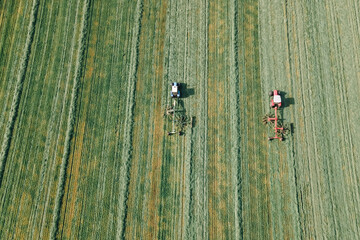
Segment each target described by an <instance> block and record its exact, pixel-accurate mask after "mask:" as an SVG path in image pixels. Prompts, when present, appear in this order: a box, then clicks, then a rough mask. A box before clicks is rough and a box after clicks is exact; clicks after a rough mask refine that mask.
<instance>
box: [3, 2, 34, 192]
mask: <svg viewBox="0 0 360 240" xmlns="http://www.w3.org/2000/svg"><path fill="white" fill-rule="evenodd" d="M38 8H39V0H34V1H33V5H32V9H31V16H30V22H29V26H28V30H27V37H26V42H25V47H24V50H23V55H22V58H21V59H20V66H19V71H18V75H17V80H16V85H15V90H14V96H13V100H12V103H11V110H10V114H9V119H8V122H7V125H6V129H5V134H4V139H3V143H2V145H1V153H0V186H1V184H2V177H3V175H4V171H5V164H6V160H7V156H8V153H9V148H10V143H11V137H12V134H13V130H14V126H15V121H16V117H17V113H18V109H19V103H20V98H21V93H22V88H23V83H24V80H25V75H26V70H27V66H28V62H29V57H30V53H31V45H32V42H33V38H34V34H35V25H36V20H37V19H36V16H37V12H38Z"/></svg>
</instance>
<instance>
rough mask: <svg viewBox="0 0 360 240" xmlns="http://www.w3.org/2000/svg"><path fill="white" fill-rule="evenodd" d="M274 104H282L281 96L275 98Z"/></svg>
mask: <svg viewBox="0 0 360 240" xmlns="http://www.w3.org/2000/svg"><path fill="white" fill-rule="evenodd" d="M274 103H281V96H280V95H275V96H274Z"/></svg>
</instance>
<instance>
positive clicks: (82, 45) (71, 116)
mask: <svg viewBox="0 0 360 240" xmlns="http://www.w3.org/2000/svg"><path fill="white" fill-rule="evenodd" d="M88 12H89V0H85V1H84V5H83V16H82V19H81V26H80V35H79V48H78V51H77V56H76V65H75V75H74V82H73V89H72V93H71V100H70V108H69V113H68V122H67V130H66V137H65V145H64V153H63V157H62V160H61V166H60V175H59V181H58V187H57V192H56V198H55V206H54V214H53V219H52V223H51V228H50V238H51V239H55V238H56V235H57V232H58V224H59V217H60V210H61V205H62V200H63V196H64V187H65V186H64V185H65V184H64V183H65V180H66V168H67V164H68V159H69V155H70V144H71V139H72V135H73V130H74V122H75V115H76V102H77V97H78V87H79V84H80V78H81V75H82V64H83V58H84V52H85V49H86V36H87V27H88V21H87V20H88Z"/></svg>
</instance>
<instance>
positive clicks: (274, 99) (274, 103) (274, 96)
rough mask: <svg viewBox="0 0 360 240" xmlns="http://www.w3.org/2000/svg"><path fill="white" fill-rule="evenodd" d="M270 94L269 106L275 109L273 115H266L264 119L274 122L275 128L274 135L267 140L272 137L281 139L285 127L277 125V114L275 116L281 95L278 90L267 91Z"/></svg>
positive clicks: (279, 105)
mask: <svg viewBox="0 0 360 240" xmlns="http://www.w3.org/2000/svg"><path fill="white" fill-rule="evenodd" d="M269 96H270V98H271V99H270V107H271V108H274V109H275V115H274V116H266V117H265V121H266V123H267V122H274V125H275V127H274V130H275V136H274V137H269V138H268V139H269V141H271V140H273V139H279V140H280V141H283V140H284V138H283V132H284V131H285V129H284V128H283V127H278V116H277V110H278V108H280V107H281V95H280V91H279V90H274V91H270V92H269Z"/></svg>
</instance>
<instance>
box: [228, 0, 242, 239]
mask: <svg viewBox="0 0 360 240" xmlns="http://www.w3.org/2000/svg"><path fill="white" fill-rule="evenodd" d="M238 7H239V6H238V1H237V0H233V1H231V7H230V9H232V10H231V18H232V20H233V21H232V22H231V47H230V61H231V64H230V86H234V87H231V88H230V96H231V97H230V129H231V143H232V145H231V171H232V173H231V179H232V185H233V188H234V205H235V206H234V209H235V213H234V215H235V218H234V219H235V239H240V238H242V237H243V236H242V217H241V216H242V214H241V211H242V202H241V184H240V183H241V169H240V148H239V143H240V141H239V129H238V127H239V126H240V116H239V108H238V103H239V102H240V101H239V99H240V98H239V91H238V88H237V87H238V86H239V63H238V57H239V56H238Z"/></svg>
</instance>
